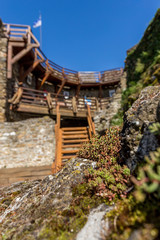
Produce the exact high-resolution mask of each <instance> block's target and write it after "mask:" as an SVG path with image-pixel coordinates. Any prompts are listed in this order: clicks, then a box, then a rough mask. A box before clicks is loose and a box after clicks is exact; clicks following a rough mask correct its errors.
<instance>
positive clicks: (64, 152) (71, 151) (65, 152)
mask: <svg viewBox="0 0 160 240" xmlns="http://www.w3.org/2000/svg"><path fill="white" fill-rule="evenodd" d="M78 151H79V149H72V150H62V154H67V153H68V154H69V153H77V152H78Z"/></svg>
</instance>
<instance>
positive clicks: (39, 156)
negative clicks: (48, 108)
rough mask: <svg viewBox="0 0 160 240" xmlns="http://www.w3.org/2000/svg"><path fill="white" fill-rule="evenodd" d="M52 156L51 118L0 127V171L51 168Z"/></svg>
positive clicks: (53, 147)
mask: <svg viewBox="0 0 160 240" xmlns="http://www.w3.org/2000/svg"><path fill="white" fill-rule="evenodd" d="M54 154H55V136H54V121H53V120H52V119H51V118H49V117H43V118H32V119H28V120H24V121H19V122H4V123H0V168H15V167H30V166H44V165H51V164H52V162H53V160H54Z"/></svg>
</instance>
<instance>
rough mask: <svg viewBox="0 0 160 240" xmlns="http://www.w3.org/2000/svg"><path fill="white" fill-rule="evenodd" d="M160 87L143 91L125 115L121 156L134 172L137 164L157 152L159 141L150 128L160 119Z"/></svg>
mask: <svg viewBox="0 0 160 240" xmlns="http://www.w3.org/2000/svg"><path fill="white" fill-rule="evenodd" d="M159 103H160V86H155V87H147V88H145V89H144V90H142V92H141V94H140V96H139V98H138V100H137V101H135V102H134V104H133V105H132V107H131V108H130V109H129V110H128V111H127V112H126V113H125V116H124V126H123V130H122V151H121V155H122V158H123V159H124V161H125V162H126V164H127V166H128V167H129V168H130V169H131V170H132V171H133V170H134V169H135V167H136V165H137V162H139V161H143V159H144V156H146V155H148V154H149V152H151V151H154V150H156V148H157V147H158V145H159V143H158V139H157V138H156V137H155V136H154V134H152V133H151V132H150V130H149V126H150V125H151V124H153V123H155V122H158V121H159V120H160V119H159V118H160V117H159V111H160V104H159Z"/></svg>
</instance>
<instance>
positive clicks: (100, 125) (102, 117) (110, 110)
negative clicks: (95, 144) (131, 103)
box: [94, 73, 126, 134]
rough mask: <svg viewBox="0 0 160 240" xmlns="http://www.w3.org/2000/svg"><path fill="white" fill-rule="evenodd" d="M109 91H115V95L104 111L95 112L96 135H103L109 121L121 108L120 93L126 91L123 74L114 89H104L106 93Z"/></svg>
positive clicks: (124, 75)
mask: <svg viewBox="0 0 160 240" xmlns="http://www.w3.org/2000/svg"><path fill="white" fill-rule="evenodd" d="M109 89H115V93H114V95H113V96H112V98H110V100H109V102H108V105H107V107H106V109H103V110H100V111H98V112H95V117H94V123H95V129H96V132H97V133H98V134H101V133H103V132H104V131H105V130H106V129H107V128H109V127H110V121H111V119H112V118H113V117H114V115H116V114H117V112H118V110H119V109H120V108H121V97H122V91H124V90H125V89H126V74H125V73H123V75H122V77H121V81H120V83H119V84H118V85H117V86H116V87H115V88H114V87H112V88H111V87H110V88H108V89H106V91H109Z"/></svg>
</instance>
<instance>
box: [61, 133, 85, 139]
mask: <svg viewBox="0 0 160 240" xmlns="http://www.w3.org/2000/svg"><path fill="white" fill-rule="evenodd" d="M87 137H88V135H87V134H84V135H68V136H62V139H73V138H76V139H78V138H87Z"/></svg>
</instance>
